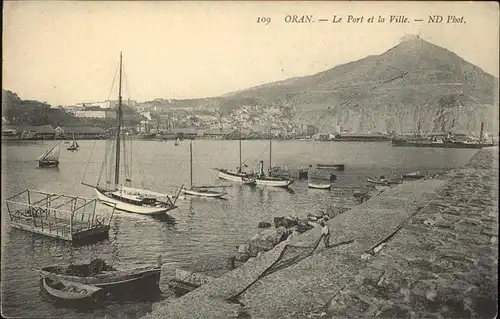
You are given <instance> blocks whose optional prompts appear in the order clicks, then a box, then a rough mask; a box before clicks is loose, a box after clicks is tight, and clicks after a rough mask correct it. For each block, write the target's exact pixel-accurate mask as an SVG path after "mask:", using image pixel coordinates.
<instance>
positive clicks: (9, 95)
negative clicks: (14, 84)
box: [2, 89, 140, 128]
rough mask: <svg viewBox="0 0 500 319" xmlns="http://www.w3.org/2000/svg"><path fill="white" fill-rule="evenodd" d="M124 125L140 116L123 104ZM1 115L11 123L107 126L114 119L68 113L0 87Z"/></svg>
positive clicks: (135, 121)
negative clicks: (83, 116) (80, 116)
mask: <svg viewBox="0 0 500 319" xmlns="http://www.w3.org/2000/svg"><path fill="white" fill-rule="evenodd" d="M123 113H124V122H125V125H135V124H138V123H139V122H140V116H139V115H138V114H136V112H135V111H134V110H133V109H131V108H130V107H127V106H124V111H123ZM2 117H4V118H5V119H6V120H7V121H8V122H9V123H11V124H12V125H35V126H37V125H52V126H53V127H56V126H65V125H90V126H99V127H102V128H109V127H112V126H114V125H115V122H116V120H115V119H93V118H79V117H74V116H72V115H71V114H68V113H67V112H66V111H64V110H63V109H61V108H51V106H50V105H49V104H47V103H44V102H39V101H34V100H23V99H21V98H20V97H19V96H18V95H17V94H16V93H14V92H11V91H9V90H4V89H2Z"/></svg>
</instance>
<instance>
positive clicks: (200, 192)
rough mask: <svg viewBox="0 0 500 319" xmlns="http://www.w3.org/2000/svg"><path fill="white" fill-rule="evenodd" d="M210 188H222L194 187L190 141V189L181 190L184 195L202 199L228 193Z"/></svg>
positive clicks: (190, 141)
mask: <svg viewBox="0 0 500 319" xmlns="http://www.w3.org/2000/svg"><path fill="white" fill-rule="evenodd" d="M210 188H220V186H198V187H195V186H194V185H193V140H189V188H181V191H182V193H184V194H186V195H192V196H200V197H222V196H224V195H226V192H218V191H213V190H210Z"/></svg>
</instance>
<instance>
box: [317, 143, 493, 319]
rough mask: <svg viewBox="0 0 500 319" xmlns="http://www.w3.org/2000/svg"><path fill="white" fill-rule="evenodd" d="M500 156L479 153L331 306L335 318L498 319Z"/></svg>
mask: <svg viewBox="0 0 500 319" xmlns="http://www.w3.org/2000/svg"><path fill="white" fill-rule="evenodd" d="M496 152H498V150H497V149H484V150H481V151H479V152H478V153H476V154H475V156H474V157H473V158H472V159H471V161H470V162H469V164H467V165H466V166H465V167H464V168H462V169H458V170H454V171H452V172H450V173H449V174H448V177H449V178H450V179H451V180H450V181H449V182H448V183H447V184H446V185H445V186H444V187H443V188H442V189H441V190H440V191H439V192H438V195H437V196H436V197H435V198H434V199H433V200H431V201H430V202H429V205H427V206H426V207H425V208H424V209H422V210H421V211H420V212H418V214H416V215H415V216H413V218H411V219H410V220H409V221H408V223H407V225H406V226H405V227H403V228H402V229H401V230H400V231H399V232H398V233H397V234H396V235H395V236H394V237H393V238H392V239H391V241H390V242H389V243H388V244H387V246H386V247H384V248H382V249H381V250H380V252H379V253H378V254H376V255H375V256H373V257H372V258H370V262H369V263H368V264H367V265H366V267H365V268H364V269H363V270H362V271H360V272H359V273H358V274H357V275H356V276H355V280H353V281H352V282H350V283H349V284H347V285H346V286H345V287H344V288H343V289H342V290H341V291H340V293H338V294H337V295H336V296H335V297H334V298H333V300H332V301H331V302H330V304H329V306H328V309H327V311H326V313H325V315H326V316H327V317H333V318H351V317H354V318H362V317H372V316H376V317H380V318H493V317H494V316H495V314H496V313H497V296H498V284H497V280H498V166H497V164H498V162H497V161H498V159H497V158H496V156H494V154H495V153H496Z"/></svg>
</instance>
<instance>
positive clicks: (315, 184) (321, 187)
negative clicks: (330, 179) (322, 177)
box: [307, 182, 332, 189]
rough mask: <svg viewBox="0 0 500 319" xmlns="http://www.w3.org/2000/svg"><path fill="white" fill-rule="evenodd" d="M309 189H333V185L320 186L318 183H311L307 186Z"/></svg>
mask: <svg viewBox="0 0 500 319" xmlns="http://www.w3.org/2000/svg"><path fill="white" fill-rule="evenodd" d="M307 186H308V187H309V188H314V189H331V188H332V184H318V183H311V182H309V183H308V184H307Z"/></svg>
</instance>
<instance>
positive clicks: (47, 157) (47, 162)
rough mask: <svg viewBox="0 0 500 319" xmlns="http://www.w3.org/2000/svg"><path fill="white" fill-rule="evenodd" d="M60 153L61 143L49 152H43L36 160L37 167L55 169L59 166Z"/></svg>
mask: <svg viewBox="0 0 500 319" xmlns="http://www.w3.org/2000/svg"><path fill="white" fill-rule="evenodd" d="M60 153H61V143H58V144H57V145H56V146H54V147H53V148H51V149H50V150H45V152H43V153H42V155H40V156H39V157H38V158H37V160H38V166H39V167H57V166H59V155H60Z"/></svg>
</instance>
